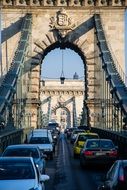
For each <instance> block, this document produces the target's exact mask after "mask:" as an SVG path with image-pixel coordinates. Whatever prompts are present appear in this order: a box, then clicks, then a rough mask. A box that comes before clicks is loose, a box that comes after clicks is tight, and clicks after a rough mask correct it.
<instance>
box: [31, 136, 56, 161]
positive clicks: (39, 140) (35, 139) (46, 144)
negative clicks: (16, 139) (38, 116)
mask: <svg viewBox="0 0 127 190" xmlns="http://www.w3.org/2000/svg"><path fill="white" fill-rule="evenodd" d="M28 144H36V145H37V146H38V147H39V149H40V151H41V152H42V153H44V154H46V155H47V158H49V159H50V160H52V159H53V154H54V147H53V143H52V141H51V139H50V137H49V135H46V134H45V133H44V134H43V133H33V134H32V135H31V136H30V137H29V138H28Z"/></svg>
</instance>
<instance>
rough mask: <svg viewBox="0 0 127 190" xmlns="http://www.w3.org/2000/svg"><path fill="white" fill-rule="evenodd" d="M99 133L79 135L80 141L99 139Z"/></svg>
mask: <svg viewBox="0 0 127 190" xmlns="http://www.w3.org/2000/svg"><path fill="white" fill-rule="evenodd" d="M98 138H99V137H98V135H79V137H78V140H79V141H86V140H87V139H98Z"/></svg>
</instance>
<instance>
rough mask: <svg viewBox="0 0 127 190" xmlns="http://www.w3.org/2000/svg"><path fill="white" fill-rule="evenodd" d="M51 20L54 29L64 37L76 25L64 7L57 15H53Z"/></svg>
mask: <svg viewBox="0 0 127 190" xmlns="http://www.w3.org/2000/svg"><path fill="white" fill-rule="evenodd" d="M50 20H51V23H50V27H51V28H52V29H56V30H58V32H59V34H60V36H61V37H62V38H63V37H65V35H66V34H67V32H69V31H71V30H73V28H74V27H75V26H76V25H75V24H74V23H72V19H71V18H70V17H69V16H68V15H67V13H66V11H65V9H64V8H61V9H60V11H58V12H57V14H56V16H55V17H51V18H50Z"/></svg>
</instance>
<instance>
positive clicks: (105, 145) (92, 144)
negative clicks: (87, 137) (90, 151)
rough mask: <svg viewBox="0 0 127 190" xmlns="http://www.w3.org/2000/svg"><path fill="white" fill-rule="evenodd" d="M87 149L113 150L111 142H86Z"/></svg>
mask: <svg viewBox="0 0 127 190" xmlns="http://www.w3.org/2000/svg"><path fill="white" fill-rule="evenodd" d="M87 148H101V149H111V148H114V145H113V143H112V141H106V140H104V141H103V140H100V141H98V140H97V141H96V140H94V141H88V143H87Z"/></svg>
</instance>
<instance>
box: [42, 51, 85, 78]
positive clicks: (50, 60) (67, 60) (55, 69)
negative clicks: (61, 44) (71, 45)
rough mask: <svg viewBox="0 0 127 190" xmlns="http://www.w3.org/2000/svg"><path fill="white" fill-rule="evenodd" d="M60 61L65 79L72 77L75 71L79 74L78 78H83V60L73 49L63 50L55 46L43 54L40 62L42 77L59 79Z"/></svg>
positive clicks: (60, 71)
mask: <svg viewBox="0 0 127 190" xmlns="http://www.w3.org/2000/svg"><path fill="white" fill-rule="evenodd" d="M62 51H63V59H62ZM62 60H63V61H62ZM62 62H63V73H64V77H65V78H66V79H72V78H73V75H74V73H75V72H76V73H77V74H78V75H79V78H81V79H83V73H84V66H83V61H82V59H81V58H80V56H79V55H78V54H77V53H76V52H75V51H73V50H71V49H68V48H66V49H65V50H61V49H60V48H56V49H54V50H52V51H51V52H49V53H48V54H47V55H46V56H45V58H44V60H43V64H42V78H43V79H49V78H51V79H59V78H60V76H61V73H62Z"/></svg>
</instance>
